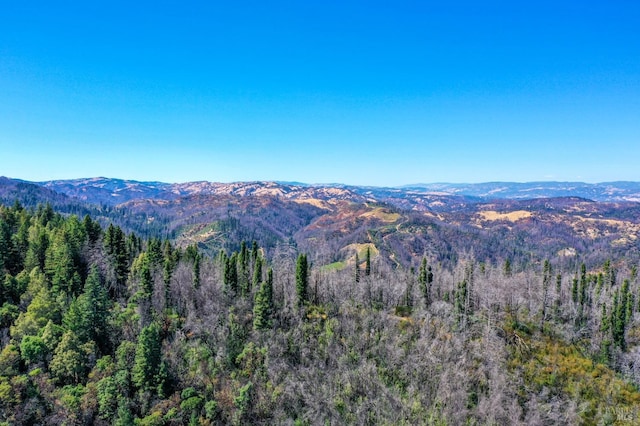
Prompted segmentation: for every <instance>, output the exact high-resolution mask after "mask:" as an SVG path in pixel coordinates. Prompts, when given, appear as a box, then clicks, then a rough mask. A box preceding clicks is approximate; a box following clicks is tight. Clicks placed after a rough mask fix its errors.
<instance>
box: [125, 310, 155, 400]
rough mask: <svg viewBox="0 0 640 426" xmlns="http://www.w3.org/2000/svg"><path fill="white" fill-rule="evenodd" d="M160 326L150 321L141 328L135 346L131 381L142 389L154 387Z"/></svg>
mask: <svg viewBox="0 0 640 426" xmlns="http://www.w3.org/2000/svg"><path fill="white" fill-rule="evenodd" d="M161 343H162V341H161V336H160V327H159V326H158V324H156V323H152V324H150V325H148V326H147V327H145V328H143V329H142V331H141V332H140V337H139V338H138V344H137V346H136V356H135V361H134V365H133V370H132V372H131V378H132V380H133V383H134V384H135V385H136V386H137V387H138V388H139V389H143V390H151V389H155V388H156V386H157V385H158V380H157V374H158V372H159V369H160V361H161V356H162V354H161Z"/></svg>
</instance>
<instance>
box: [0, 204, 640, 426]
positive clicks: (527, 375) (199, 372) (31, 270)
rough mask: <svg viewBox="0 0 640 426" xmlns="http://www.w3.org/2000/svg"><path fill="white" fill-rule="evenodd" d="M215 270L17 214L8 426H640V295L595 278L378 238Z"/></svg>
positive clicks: (620, 266) (238, 255)
mask: <svg viewBox="0 0 640 426" xmlns="http://www.w3.org/2000/svg"><path fill="white" fill-rule="evenodd" d="M235 245H236V246H237V247H238V249H237V250H235V251H227V250H222V251H220V252H219V254H217V255H215V256H209V255H205V254H204V253H202V252H201V251H200V250H199V248H198V247H197V246H196V245H188V246H185V247H178V246H177V245H176V244H175V243H174V242H173V241H170V240H166V239H159V238H149V236H144V237H140V236H138V235H136V234H134V233H128V232H125V231H123V229H122V228H121V227H119V226H116V225H114V224H107V223H104V222H101V221H97V220H95V219H93V218H92V217H90V216H89V215H86V216H84V217H83V218H79V217H78V216H76V215H69V214H64V215H63V214H61V213H60V212H57V211H54V209H53V208H52V207H51V206H49V205H46V206H45V205H40V206H38V207H33V208H25V207H23V206H21V205H20V204H19V203H15V204H14V205H13V206H12V207H5V206H0V346H1V351H0V424H56V425H58V424H68V425H72V424H98V425H101V424H104V425H110V424H115V425H173V424H176V425H177V424H194V425H195V424H202V425H206V424H237V425H242V424H292V425H315V424H323V425H324V424H389V425H402V424H405V425H418V424H435V425H445V424H505V425H507V424H508V425H511V424H594V425H595V424H637V423H638V422H639V421H640V392H639V391H638V385H640V315H639V314H638V312H639V311H640V294H639V292H638V291H639V279H638V272H637V266H636V265H635V264H628V262H627V261H626V260H625V258H624V257H620V256H619V257H617V258H612V259H610V260H608V261H606V262H603V264H601V265H598V266H596V267H594V266H591V264H590V263H589V266H586V265H585V264H584V263H581V262H580V261H577V262H574V263H572V264H571V265H567V264H566V262H561V261H560V260H559V259H555V258H553V257H549V259H548V260H546V261H542V262H528V263H526V264H520V263H517V262H514V263H512V260H511V259H508V258H504V259H501V260H500V261H499V262H492V263H482V262H479V261H476V260H475V259H474V257H473V256H472V255H465V254H463V253H460V254H459V255H458V256H457V258H456V259H455V262H447V263H443V262H441V261H439V259H438V258H437V256H436V255H435V254H434V253H432V252H425V256H424V257H423V258H420V259H417V260H416V262H415V264H414V267H410V266H407V267H403V266H402V265H398V264H394V263H390V262H387V261H385V259H384V258H383V257H382V256H380V255H379V251H378V249H377V247H376V245H375V241H371V242H363V243H361V244H354V245H353V246H352V248H353V253H352V255H351V256H350V257H348V258H347V259H345V260H344V265H342V267H340V268H336V267H334V266H332V264H329V265H326V264H323V263H322V262H319V259H320V254H317V253H301V252H300V250H299V248H298V247H297V246H296V245H295V244H293V243H278V244H277V245H275V246H273V247H268V248H263V247H260V246H259V245H258V244H256V243H255V242H242V241H238V242H235Z"/></svg>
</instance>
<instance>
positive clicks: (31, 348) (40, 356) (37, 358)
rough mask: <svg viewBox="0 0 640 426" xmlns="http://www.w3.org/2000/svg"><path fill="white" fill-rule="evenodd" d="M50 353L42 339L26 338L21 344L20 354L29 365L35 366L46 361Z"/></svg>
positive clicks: (35, 337) (36, 337)
mask: <svg viewBox="0 0 640 426" xmlns="http://www.w3.org/2000/svg"><path fill="white" fill-rule="evenodd" d="M47 352H48V348H47V345H45V343H44V341H43V340H42V338H41V337H38V336H25V337H24V339H22V342H21V343H20V354H21V355H22V359H23V360H24V361H25V362H26V363H28V364H35V363H38V362H41V361H43V360H44V358H45V356H46V354H47Z"/></svg>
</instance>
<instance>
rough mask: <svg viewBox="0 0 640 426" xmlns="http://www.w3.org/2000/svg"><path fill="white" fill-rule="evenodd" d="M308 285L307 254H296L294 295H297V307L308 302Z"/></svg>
mask: <svg viewBox="0 0 640 426" xmlns="http://www.w3.org/2000/svg"><path fill="white" fill-rule="evenodd" d="M308 287H309V266H308V264H307V255H306V254H300V255H298V260H297V261H296V295H297V297H298V299H297V300H298V307H299V308H301V307H303V306H304V305H305V304H306V303H307V302H308V294H307V292H308Z"/></svg>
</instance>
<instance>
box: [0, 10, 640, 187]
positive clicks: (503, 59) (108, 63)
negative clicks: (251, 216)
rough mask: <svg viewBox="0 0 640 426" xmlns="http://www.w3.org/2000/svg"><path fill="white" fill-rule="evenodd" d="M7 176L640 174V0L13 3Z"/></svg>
mask: <svg viewBox="0 0 640 426" xmlns="http://www.w3.org/2000/svg"><path fill="white" fill-rule="evenodd" d="M429 3H433V4H434V5H429ZM0 175H5V176H10V177H15V178H22V179H28V180H48V179H61V178H77V177H90V176H107V177H120V178H128V179H137V180H160V181H167V182H184V181H191V180H210V181H223V182H228V181H240V180H295V181H302V182H309V183H318V182H343V183H349V184H370V185H401V184H408V183H417V182H442V181H448V182H482V181H492V180H509V181H531V180H582V181H587V182H598V181H609V180H640V6H639V3H638V2H637V1H632V0H629V1H615V0H613V1H580V2H578V1H570V2H563V1H557V0H556V1H535V2H518V1H501V2H494V1H488V2H484V1H483V2H478V1H469V2H427V1H411V2H398V1H396V2H376V1H367V2H365V1H362V2H350V1H336V2H306V1H290V2H285V1H260V2H247V1H232V2H188V1H180V2H178V1H175V2H166V1H154V2H148V3H146V2H135V1H128V2H120V1H109V2H93V1H82V2H80V1H78V2H69V1H59V2H51V1H48V2H32V1H28V0H27V1H12V2H5V4H3V6H2V12H1V13H0Z"/></svg>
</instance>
